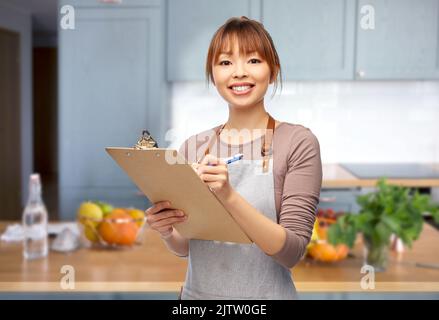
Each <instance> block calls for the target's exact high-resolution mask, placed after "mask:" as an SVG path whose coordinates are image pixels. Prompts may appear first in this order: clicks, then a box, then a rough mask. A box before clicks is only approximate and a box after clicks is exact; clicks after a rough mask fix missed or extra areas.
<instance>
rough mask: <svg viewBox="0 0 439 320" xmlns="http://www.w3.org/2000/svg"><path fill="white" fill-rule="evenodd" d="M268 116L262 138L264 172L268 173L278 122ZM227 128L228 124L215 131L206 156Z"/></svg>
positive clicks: (205, 152) (205, 153)
mask: <svg viewBox="0 0 439 320" xmlns="http://www.w3.org/2000/svg"><path fill="white" fill-rule="evenodd" d="M267 114H268V122H267V130H266V132H265V135H264V136H263V137H262V138H263V140H262V147H261V156H262V157H263V162H262V169H263V172H267V171H268V163H269V158H270V149H271V143H272V140H273V134H274V129H275V124H276V122H275V120H274V119H273V117H272V116H271V115H270V114H269V113H268V112H267ZM225 126H226V124H223V125H222V126H221V127H218V128H217V130H216V131H215V134H214V135H213V137H212V138H211V139H210V141H209V144H208V145H207V148H206V150H205V151H204V156H206V155H207V154H209V151H210V148H211V147H212V145H213V144H214V142H215V139H216V137H219V135H220V134H221V131H223V129H224V127H225ZM239 146H240V152H241V150H242V145H241V144H240V145H239ZM241 153H242V152H241Z"/></svg>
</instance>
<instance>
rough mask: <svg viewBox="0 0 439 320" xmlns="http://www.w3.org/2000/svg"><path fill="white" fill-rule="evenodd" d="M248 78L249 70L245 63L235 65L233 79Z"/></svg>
mask: <svg viewBox="0 0 439 320" xmlns="http://www.w3.org/2000/svg"><path fill="white" fill-rule="evenodd" d="M245 77H247V70H246V68H245V63H242V62H238V63H236V64H235V70H234V72H233V78H245Z"/></svg>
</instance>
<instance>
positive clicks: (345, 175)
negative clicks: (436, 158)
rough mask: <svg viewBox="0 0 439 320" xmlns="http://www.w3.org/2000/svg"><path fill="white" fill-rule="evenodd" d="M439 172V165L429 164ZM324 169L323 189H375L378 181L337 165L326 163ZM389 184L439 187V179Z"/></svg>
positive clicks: (394, 181)
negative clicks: (359, 175)
mask: <svg viewBox="0 0 439 320" xmlns="http://www.w3.org/2000/svg"><path fill="white" fill-rule="evenodd" d="M429 165H430V166H431V167H433V168H435V170H437V171H439V164H436V163H432V164H429ZM322 167H323V181H322V187H323V188H355V187H375V186H376V183H377V181H378V180H377V179H360V178H357V177H356V176H354V175H353V174H351V173H350V172H349V171H347V170H346V169H344V168H343V167H342V166H341V165H339V164H336V163H325V164H323V165H322ZM387 182H388V183H390V184H397V185H401V186H406V187H439V179H388V180H387Z"/></svg>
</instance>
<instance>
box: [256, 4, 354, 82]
mask: <svg viewBox="0 0 439 320" xmlns="http://www.w3.org/2000/svg"><path fill="white" fill-rule="evenodd" d="M262 21H263V23H264V25H265V27H266V28H267V30H268V32H270V34H271V36H272V38H273V41H274V43H275V45H276V47H277V51H278V54H279V58H280V61H281V65H282V68H283V74H284V79H286V80H348V79H353V71H354V43H355V42H354V41H355V1H353V0H308V1H303V0H277V1H268V0H264V1H263V5H262Z"/></svg>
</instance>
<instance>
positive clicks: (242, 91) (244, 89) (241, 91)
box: [229, 84, 255, 95]
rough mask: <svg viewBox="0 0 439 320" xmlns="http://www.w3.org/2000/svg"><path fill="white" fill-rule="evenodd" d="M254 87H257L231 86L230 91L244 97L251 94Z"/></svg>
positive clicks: (252, 85)
mask: <svg viewBox="0 0 439 320" xmlns="http://www.w3.org/2000/svg"><path fill="white" fill-rule="evenodd" d="M254 86H255V85H254V84H245V85H237V86H230V87H229V89H230V90H232V92H233V93H234V94H236V95H243V94H247V93H249V92H250V91H251V90H252V89H253V87H254Z"/></svg>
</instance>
